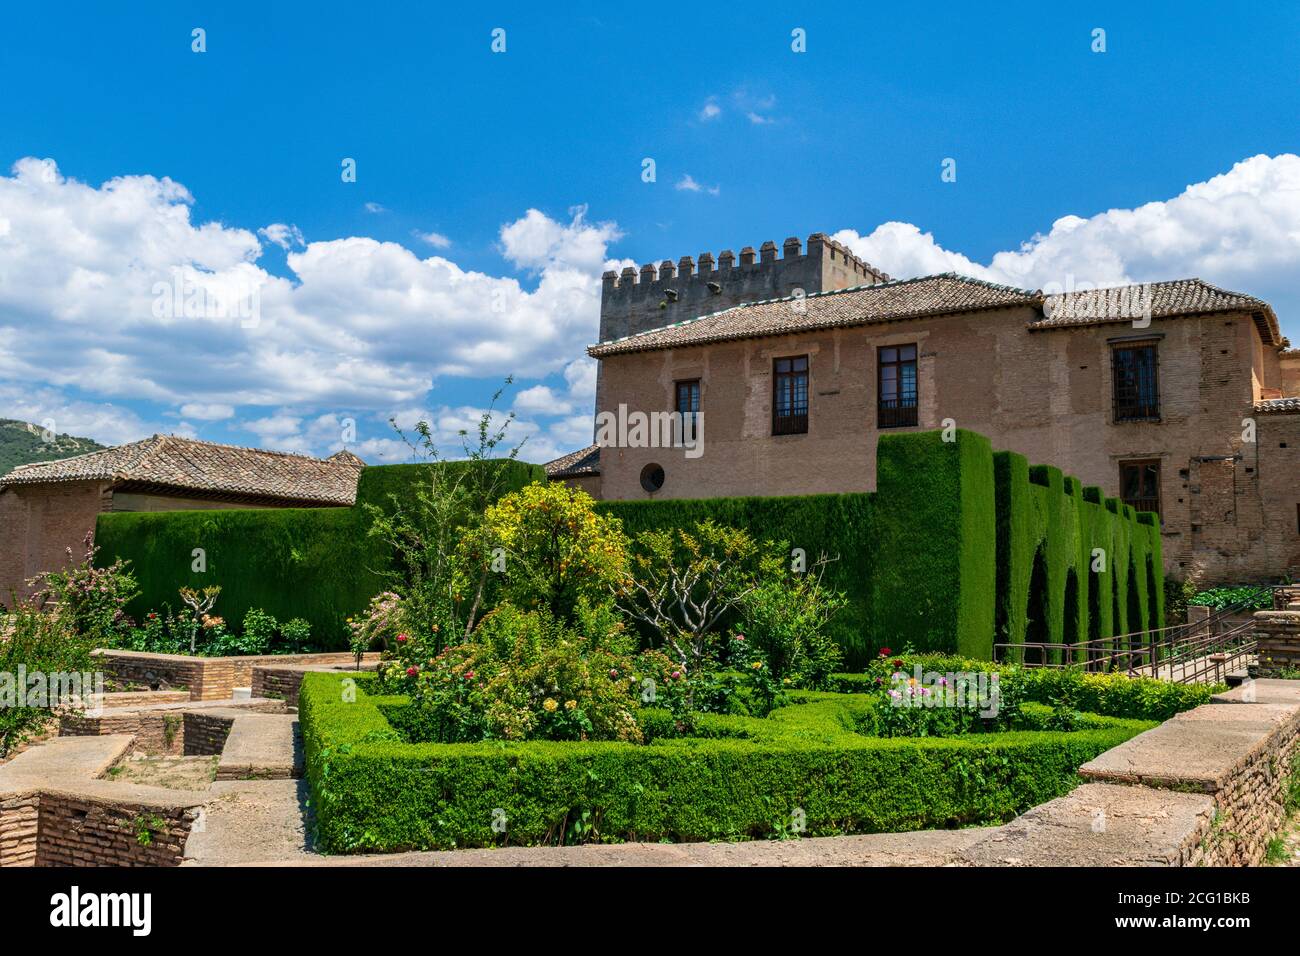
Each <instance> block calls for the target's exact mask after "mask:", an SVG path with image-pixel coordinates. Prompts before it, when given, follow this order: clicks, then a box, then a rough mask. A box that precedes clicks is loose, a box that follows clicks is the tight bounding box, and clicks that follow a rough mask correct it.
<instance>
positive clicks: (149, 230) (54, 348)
mask: <svg viewBox="0 0 1300 956" xmlns="http://www.w3.org/2000/svg"><path fill="white" fill-rule="evenodd" d="M193 201H194V200H193V197H192V196H191V195H190V193H189V191H188V190H186V189H185V187H184V186H182V185H181V184H179V183H176V182H174V181H173V180H170V179H167V178H161V179H160V178H156V177H153V176H126V177H119V178H117V179H113V180H110V181H108V182H106V183H104V184H103V185H101V186H98V187H95V186H92V185H89V184H85V183H80V182H78V181H76V180H74V179H70V178H65V177H63V176H62V175H60V174H59V173H58V171H57V167H54V166H52V165H50V164H47V163H45V162H42V161H40V160H36V159H24V160H20V161H19V162H18V163H16V164H15V166H14V168H13V175H12V176H3V175H0V211H2V212H0V382H5V383H14V384H21V385H23V386H24V387H26V388H38V387H50V388H56V389H62V388H74V387H75V388H77V389H79V390H80V391H81V392H82V393H84V394H87V395H93V396H94V397H95V398H97V399H101V400H103V401H120V400H122V399H127V398H129V399H133V400H143V401H151V402H157V403H164V404H166V405H169V406H173V407H179V406H181V405H182V404H187V405H192V406H194V407H195V408H200V407H203V406H208V407H215V406H230V407H231V408H235V407H238V408H243V409H246V410H247V411H248V412H249V413H250V414H249V417H250V420H252V421H261V420H262V419H263V418H265V417H266V416H261V415H259V414H258V413H259V410H266V409H268V408H292V409H296V410H303V409H306V410H307V411H308V412H311V411H313V410H317V409H322V408H352V409H359V410H362V411H366V410H372V411H373V410H379V409H385V408H389V407H392V406H393V405H394V404H400V403H403V402H411V401H416V400H420V399H421V398H422V397H423V396H424V394H425V393H426V392H427V391H428V389H429V388H430V386H431V384H432V382H433V381H434V380H435V379H436V378H438V377H440V376H445V375H473V376H483V377H492V378H497V377H504V376H505V375H506V374H510V373H520V374H522V375H527V376H528V377H531V378H533V379H534V380H536V379H540V378H543V377H544V376H546V375H547V374H550V373H552V372H559V371H561V370H562V369H563V368H564V367H565V365H567V364H568V363H570V362H572V361H573V359H574V356H577V355H581V354H582V350H583V348H584V347H585V346H586V345H587V344H589V343H590V342H592V341H594V340H595V338H596V331H597V325H598V317H599V310H600V273H601V271H603V269H604V267H605V266H606V264H607V263H606V252H607V248H608V246H609V244H610V243H612V242H613V241H615V240H616V239H617V238H618V237H619V235H620V233H619V230H618V228H617V226H615V225H614V224H613V223H598V222H592V221H589V220H588V219H587V217H586V210H585V209H583V208H581V207H579V208H575V209H573V210H571V211H570V217H569V219H568V220H567V221H566V220H556V219H551V218H550V217H548V216H546V215H545V214H544V213H542V212H540V211H539V210H536V209H531V210H528V211H527V212H526V213H525V215H524V216H523V217H521V218H520V219H519V220H517V221H515V222H512V223H507V224H506V225H504V226H503V227H502V228H501V233H500V239H501V248H502V252H503V254H504V255H505V256H506V259H507V262H508V265H507V266H505V268H504V269H503V271H505V270H508V268H509V267H510V266H513V267H515V268H518V269H522V270H526V271H528V272H529V273H531V276H532V280H531V282H530V286H531V287H526V286H525V285H523V284H521V282H520V280H518V279H516V278H515V277H513V276H511V275H509V274H502V275H492V274H489V273H485V272H477V271H472V270H467V269H463V268H461V267H460V266H459V265H457V264H456V263H455V262H453V261H451V260H449V259H447V258H444V257H441V256H432V257H430V258H421V257H420V256H419V255H418V254H417V253H415V252H413V251H411V250H410V249H407V248H406V247H404V246H402V245H399V244H397V243H393V242H381V241H378V240H375V239H371V238H368V237H361V236H350V237H345V238H340V239H333V240H329V241H322V242H308V243H306V244H305V245H304V246H303V247H301V248H290V249H289V250H288V255H287V256H286V260H285V261H286V263H287V265H288V269H289V271H290V278H284V277H281V276H277V275H274V274H272V273H270V272H268V271H266V270H265V269H263V268H261V266H260V265H259V264H258V259H259V258H260V256H261V255H262V251H263V249H262V245H261V243H260V242H259V238H258V235H257V233H255V232H253V231H250V230H246V229H240V228H237V227H233V226H229V225H226V224H222V223H217V222H196V221H194V219H193V218H192V215H191V205H192V203H193ZM277 226H283V229H280V228H277ZM262 234H263V235H265V236H266V237H267V239H268V241H273V242H277V244H279V243H280V242H284V243H288V244H290V245H292V243H293V242H294V241H296V240H295V238H294V237H295V232H294V230H293V227H290V226H284V224H275V225H273V226H268V227H265V228H264V229H263V230H262ZM250 291H255V292H256V297H257V301H258V306H259V308H258V321H256V322H241V321H240V320H239V319H238V317H234V316H231V315H228V314H225V315H223V314H217V312H216V311H215V310H204V309H199V310H197V311H194V312H193V313H192V314H188V313H189V310H188V309H187V308H185V306H186V305H187V304H188V303H189V302H190V301H192V300H193V299H194V298H195V297H196V296H197V297H200V298H202V297H207V299H208V300H209V301H211V300H222V301H229V300H234V299H238V298H240V297H241V295H243V296H247V294H248V293H249V292H250ZM187 417H189V418H191V419H193V420H201V416H199V415H190V416H187ZM209 420H210V419H209ZM119 431H120V430H109V431H108V432H106V434H117V433H118V432H119ZM272 437H275V436H273V435H268V439H269V438H272Z"/></svg>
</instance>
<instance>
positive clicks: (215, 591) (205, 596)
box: [180, 584, 221, 654]
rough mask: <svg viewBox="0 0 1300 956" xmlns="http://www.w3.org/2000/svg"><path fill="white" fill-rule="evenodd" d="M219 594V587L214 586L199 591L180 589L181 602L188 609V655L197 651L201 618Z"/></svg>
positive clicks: (215, 601) (201, 623)
mask: <svg viewBox="0 0 1300 956" xmlns="http://www.w3.org/2000/svg"><path fill="white" fill-rule="evenodd" d="M220 593H221V585H219V584H214V585H211V586H210V587H206V588H204V589H203V590H201V591H195V590H194V589H193V588H181V589H180V595H181V601H182V603H184V605H185V606H186V607H187V608H189V609H190V653H191V654H194V653H195V652H196V651H197V650H198V644H199V628H200V627H202V626H203V618H204V617H205V616H206V615H207V613H208V612H209V611H211V610H212V606H213V605H214V604H216V603H217V595H219V594H220Z"/></svg>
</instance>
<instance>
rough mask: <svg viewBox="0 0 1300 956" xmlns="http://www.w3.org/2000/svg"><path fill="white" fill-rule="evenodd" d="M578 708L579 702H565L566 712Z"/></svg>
mask: <svg viewBox="0 0 1300 956" xmlns="http://www.w3.org/2000/svg"><path fill="white" fill-rule="evenodd" d="M577 706H578V702H577V701H576V700H566V701H565V702H564V709H565V710H573V708H575V707H577Z"/></svg>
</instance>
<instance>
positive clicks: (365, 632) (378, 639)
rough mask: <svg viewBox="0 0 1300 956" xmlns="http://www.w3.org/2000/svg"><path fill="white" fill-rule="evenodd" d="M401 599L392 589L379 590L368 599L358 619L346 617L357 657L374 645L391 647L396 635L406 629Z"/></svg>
mask: <svg viewBox="0 0 1300 956" xmlns="http://www.w3.org/2000/svg"><path fill="white" fill-rule="evenodd" d="M405 611H406V609H405V608H404V607H403V605H402V599H401V598H400V597H398V596H397V595H396V594H395V593H393V592H392V591H381V592H380V593H379V594H376V595H375V596H374V597H372V598H371V599H370V606H369V607H367V608H366V614H365V616H364V617H362V618H361V619H360V620H357V619H354V618H348V627H349V628H350V629H351V632H352V634H351V639H350V644H351V646H352V651H353V653H354V654H356V655H357V656H358V658H359V657H360V656H361V655H362V654H363V653H365V652H366V651H368V650H370V649H371V648H374V647H382V648H392V647H393V645H394V643H395V642H396V638H397V635H398V634H400V633H402V632H404V631H406V630H408V627H407V623H406V613H405Z"/></svg>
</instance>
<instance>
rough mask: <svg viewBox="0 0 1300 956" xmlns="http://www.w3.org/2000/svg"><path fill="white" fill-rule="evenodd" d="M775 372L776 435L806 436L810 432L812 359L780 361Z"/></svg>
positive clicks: (783, 359)
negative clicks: (810, 373) (809, 403)
mask: <svg viewBox="0 0 1300 956" xmlns="http://www.w3.org/2000/svg"><path fill="white" fill-rule="evenodd" d="M772 373H773V374H772V434H773V435H802V434H804V433H805V432H807V431H808V356H806V355H797V356H793V357H791V358H779V359H776V360H775V361H774V362H773V364H772Z"/></svg>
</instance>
